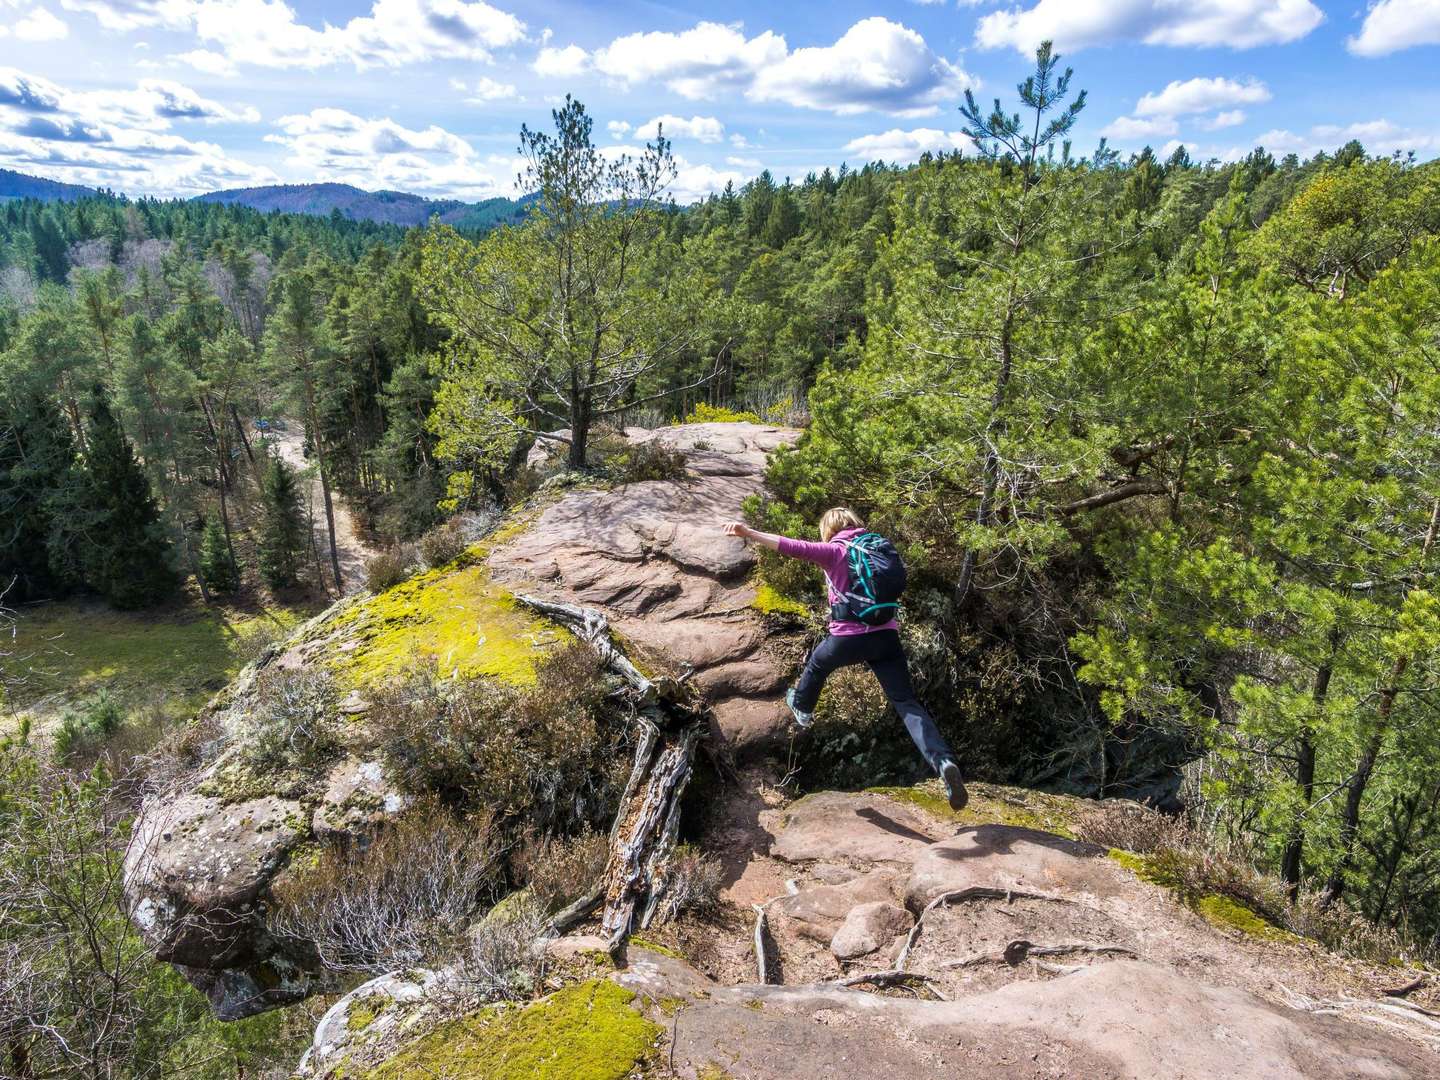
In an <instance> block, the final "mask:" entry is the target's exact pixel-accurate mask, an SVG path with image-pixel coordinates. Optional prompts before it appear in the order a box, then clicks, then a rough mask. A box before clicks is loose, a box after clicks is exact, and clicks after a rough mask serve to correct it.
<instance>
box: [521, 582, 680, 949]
mask: <svg viewBox="0 0 1440 1080" xmlns="http://www.w3.org/2000/svg"><path fill="white" fill-rule="evenodd" d="M516 599H517V600H519V601H520V602H521V603H522V604H525V605H526V606H527V607H530V608H533V609H534V610H536V611H538V612H540V613H541V614H543V615H545V616H547V617H549V618H551V619H554V620H555V621H556V622H559V623H561V624H563V625H564V626H567V627H569V628H570V629H571V630H572V631H573V632H574V633H575V635H576V636H577V637H579V638H580V639H581V640H582V641H584V642H586V643H587V644H588V645H590V647H591V648H593V649H594V650H595V651H596V653H598V654H599V656H600V658H601V659H602V660H603V661H604V663H605V666H606V668H608V669H609V670H610V671H612V672H614V673H615V674H616V675H618V676H619V677H620V678H621V679H622V680H623V681H624V682H625V683H626V685H627V686H628V687H629V688H630V690H631V691H632V694H633V700H634V702H635V706H636V710H637V713H638V717H637V722H638V724H639V727H640V733H639V739H638V740H637V744H636V747H635V759H634V762H633V764H632V765H631V769H630V777H629V779H628V780H627V781H626V784H625V791H624V794H623V795H622V796H621V798H620V806H619V809H618V811H617V812H616V814H615V822H614V824H613V825H612V826H611V829H610V856H609V859H608V860H607V862H606V865H605V871H604V873H603V874H602V876H601V880H600V884H599V886H598V888H597V889H596V890H595V893H598V895H599V897H601V898H603V900H604V904H605V907H604V913H603V915H602V916H601V923H600V933H601V935H602V936H603V937H604V938H605V939H606V941H607V943H608V945H609V948H610V950H611V951H612V952H618V951H619V950H620V949H621V948H622V947H623V945H624V943H625V939H626V938H627V937H629V935H630V933H631V932H632V931H633V930H635V929H637V928H642V927H645V926H648V925H649V923H650V920H651V919H652V918H653V917H654V915H655V912H656V910H657V908H658V906H659V903H660V900H661V898H662V897H663V895H664V892H665V885H666V880H665V875H666V871H667V868H668V864H669V861H670V857H671V855H672V854H673V853H674V850H675V838H676V836H677V835H678V833H679V830H680V798H681V796H682V795H683V794H684V791H685V786H686V784H688V783H689V780H690V774H691V765H692V762H693V759H694V756H695V747H696V746H697V745H698V743H699V741H700V733H701V729H702V726H703V725H702V723H701V717H699V716H698V715H697V714H696V713H695V712H694V710H692V709H690V708H688V707H687V706H686V705H685V704H683V702H682V701H681V698H682V695H683V691H682V690H681V688H680V684H679V683H678V682H675V681H673V680H652V679H649V678H647V677H646V676H645V675H644V674H643V673H642V672H641V671H640V669H639V668H637V667H636V666H635V665H634V664H633V663H631V661H630V658H629V657H627V656H626V655H625V654H624V652H622V651H621V650H620V648H619V647H618V646H617V645H616V644H615V642H614V641H613V640H612V639H611V636H610V621H609V620H608V619H607V618H606V617H605V616H604V615H603V614H601V613H600V612H598V611H596V610H594V609H593V608H586V607H580V606H579V605H577V604H567V603H561V602H559V601H554V600H544V599H541V598H540V597H536V596H527V595H523V594H517V595H516ZM592 895H594V894H592ZM582 899H587V900H590V897H586V898H582ZM598 902H599V901H598V900H591V901H590V903H589V906H588V908H587V909H586V910H585V911H584V912H583V913H581V912H579V911H578V908H577V905H578V903H579V902H578V901H577V905H571V908H570V909H566V912H562V913H561V915H567V913H568V914H569V915H570V916H571V925H573V924H574V923H575V922H578V921H579V920H580V919H581V918H583V917H584V916H585V915H586V914H588V913H589V911H591V910H593V909H594V907H595V906H596V904H597V903H598ZM571 909H576V910H575V911H572V910H571ZM559 921H560V916H557V917H556V919H554V920H552V924H558V922H559ZM561 932H563V931H561Z"/></svg>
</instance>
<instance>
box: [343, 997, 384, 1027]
mask: <svg viewBox="0 0 1440 1080" xmlns="http://www.w3.org/2000/svg"><path fill="white" fill-rule="evenodd" d="M379 1015H380V1010H379V1009H377V1008H375V1006H373V1005H371V1004H370V1003H369V1002H368V1001H357V1002H355V1003H354V1004H353V1005H351V1006H350V1011H349V1012H348V1013H346V1015H345V1029H346V1030H347V1031H350V1032H353V1033H356V1034H358V1033H360V1032H362V1031H364V1030H365V1029H366V1028H368V1027H369V1026H370V1025H371V1024H373V1023H374V1022H375V1019H376V1017H378V1016H379Z"/></svg>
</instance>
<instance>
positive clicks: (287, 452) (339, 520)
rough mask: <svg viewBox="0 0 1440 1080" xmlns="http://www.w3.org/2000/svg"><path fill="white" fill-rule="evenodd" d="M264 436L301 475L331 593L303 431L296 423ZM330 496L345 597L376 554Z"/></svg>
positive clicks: (321, 511) (316, 487)
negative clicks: (367, 561) (284, 429)
mask: <svg viewBox="0 0 1440 1080" xmlns="http://www.w3.org/2000/svg"><path fill="white" fill-rule="evenodd" d="M266 437H267V438H268V439H269V440H270V441H271V442H273V443H274V444H275V449H276V450H277V451H278V452H279V454H280V457H281V458H282V459H284V461H285V462H286V464H288V465H290V466H291V467H293V468H294V469H295V470H296V471H297V472H299V473H301V474H302V477H303V480H304V483H305V489H304V490H305V501H306V505H307V508H308V510H309V512H310V516H311V520H312V521H313V522H314V523H315V525H314V528H315V545H316V548H317V549H318V550H319V552H320V561H321V564H322V565H323V566H324V568H325V586H326V588H327V589H331V590H333V589H334V586H335V581H334V578H333V577H332V576H331V573H330V540H329V537H328V536H327V535H326V531H325V498H324V495H323V494H322V493H321V490H320V469H319V466H318V465H317V464H316V463H315V462H313V461H310V460H308V459H307V458H306V457H305V450H304V447H305V435H304V429H303V428H302V426H301V425H300V424H299V423H293V422H292V423H291V424H290V425H289V427H288V429H287V430H286V431H283V432H270V433H269V434H268V435H267V436H266ZM330 495H331V502H332V504H333V507H334V511H335V546H336V548H337V549H338V551H339V553H340V576H341V578H343V579H344V586H345V588H344V594H345V595H346V596H349V595H350V594H351V593H355V592H359V591H360V589H361V588H362V587H363V586H364V584H365V562H366V560H368V559H369V558H370V557H371V556H373V555H375V554H376V549H375V548H373V547H371V546H370V545H369V544H367V543H366V542H365V541H364V540H363V539H361V537H360V531H359V529H358V528H357V527H356V525H355V518H354V517H353V516H352V515H351V513H350V508H349V507H348V506H346V505H345V500H344V499H342V498H340V496H339V494H338V493H337V492H335V491H333V490H332V491H331V493H330Z"/></svg>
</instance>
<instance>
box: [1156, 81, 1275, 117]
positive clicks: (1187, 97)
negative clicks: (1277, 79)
mask: <svg viewBox="0 0 1440 1080" xmlns="http://www.w3.org/2000/svg"><path fill="white" fill-rule="evenodd" d="M1269 100H1270V90H1269V88H1268V87H1267V86H1266V85H1265V84H1264V83H1263V82H1260V81H1258V80H1256V79H1250V80H1248V81H1247V82H1243V83H1241V82H1236V81H1235V80H1234V79H1219V78H1217V79H1186V80H1185V81H1184V82H1180V81H1179V80H1176V81H1175V82H1172V83H1169V84H1168V85H1167V86H1166V87H1165V89H1164V90H1160V91H1158V92H1151V93H1148V94H1146V95H1145V96H1144V97H1142V98H1141V99H1140V100H1139V101H1138V102H1137V103H1136V105H1135V115H1136V116H1170V117H1174V116H1184V115H1185V114H1187V113H1200V112H1209V111H1210V110H1211V109H1224V108H1228V107H1231V106H1235V105H1259V104H1261V103H1262V102H1266V101H1269Z"/></svg>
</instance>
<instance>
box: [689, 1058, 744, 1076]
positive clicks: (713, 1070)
mask: <svg viewBox="0 0 1440 1080" xmlns="http://www.w3.org/2000/svg"><path fill="white" fill-rule="evenodd" d="M695 1080H735V1078H734V1077H732V1076H731V1075H730V1074H729V1073H728V1072H726V1071H725V1070H724V1069H722V1068H721V1067H720V1066H719V1065H716V1064H715V1063H714V1062H713V1061H712V1062H710V1063H709V1064H708V1065H704V1066H702V1067H701V1069H700V1071H699V1072H698V1073H696V1074H695Z"/></svg>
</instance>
